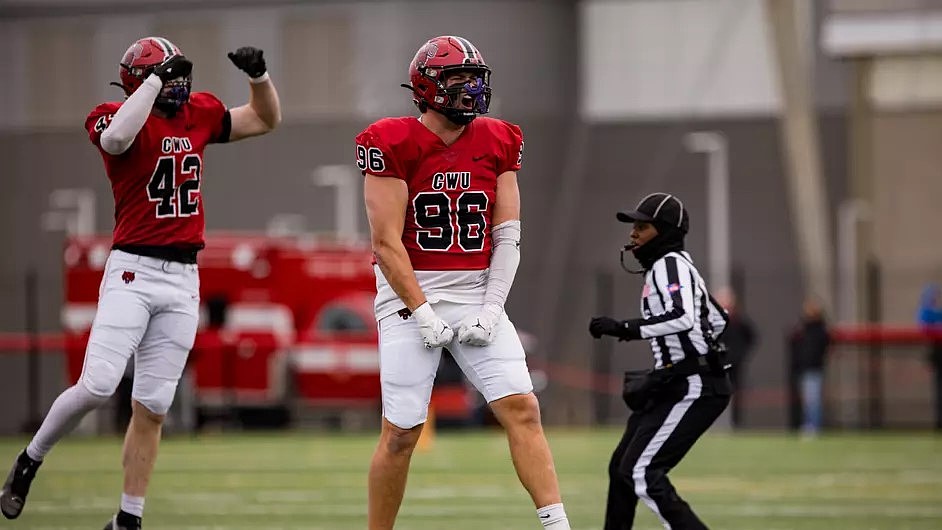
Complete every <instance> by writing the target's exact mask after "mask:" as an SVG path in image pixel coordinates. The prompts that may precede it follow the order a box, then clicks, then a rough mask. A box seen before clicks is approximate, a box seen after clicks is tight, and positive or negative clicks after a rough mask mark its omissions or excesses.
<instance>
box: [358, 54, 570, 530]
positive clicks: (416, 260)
mask: <svg viewBox="0 0 942 530" xmlns="http://www.w3.org/2000/svg"><path fill="white" fill-rule="evenodd" d="M490 74H491V71H490V69H489V68H488V66H487V65H486V64H485V62H484V59H483V57H482V56H481V53H480V52H479V51H478V50H477V48H475V47H474V45H473V44H471V42H469V41H468V40H467V39H464V38H461V37H453V36H443V37H436V38H433V39H431V40H429V41H428V42H426V43H425V44H424V45H422V47H421V48H419V50H418V52H417V53H416V55H415V58H414V59H413V60H412V63H411V65H410V67H409V77H410V81H411V83H412V84H411V85H404V86H405V87H406V88H408V89H409V90H410V91H411V92H412V95H413V100H414V102H415V104H416V106H417V107H418V108H419V111H420V113H421V114H420V116H418V117H415V116H411V117H402V118H385V119H382V120H379V121H377V122H376V123H373V124H372V125H370V126H369V127H368V128H367V129H366V130H364V131H363V132H362V133H360V135H359V136H357V139H356V152H357V164H358V167H359V168H360V170H361V171H362V172H363V173H364V175H365V183H364V196H365V202H366V210H367V215H368V217H369V221H370V229H371V232H372V244H373V252H374V256H375V260H376V265H375V267H374V269H375V272H376V286H377V295H376V304H375V310H376V319H377V321H378V323H379V329H380V345H379V353H380V378H381V383H382V395H383V421H382V433H381V434H380V440H379V444H378V446H377V448H376V452H375V453H374V455H373V460H372V463H371V466H370V474H369V515H368V517H369V525H368V526H369V529H370V530H387V529H391V528H392V527H393V524H394V522H395V519H396V514H397V512H398V511H399V506H400V504H401V503H402V498H403V494H404V493H405V486H406V476H407V474H408V471H409V462H410V459H411V455H412V451H413V448H414V447H415V445H416V442H417V441H418V438H419V433H420V432H421V430H422V426H423V424H424V423H425V421H426V419H427V415H428V404H429V399H430V396H431V392H432V383H433V381H434V379H435V373H436V369H437V367H438V363H439V360H440V358H441V352H442V348H443V347H447V348H448V350H449V351H450V352H451V353H452V355H453V356H454V358H455V360H456V361H457V362H458V364H459V365H460V366H461V369H462V370H463V371H464V373H465V375H466V376H467V377H468V379H470V380H471V382H472V383H473V384H474V385H475V387H476V388H477V389H478V391H479V392H481V393H482V394H483V395H484V397H485V398H486V399H487V401H488V403H489V404H490V407H491V410H493V412H494V415H495V416H496V417H497V419H498V420H499V421H500V423H501V425H503V426H504V428H505V430H506V432H507V437H508V439H509V442H510V452H511V456H512V457H513V463H514V467H515V468H516V471H517V476H518V477H519V478H520V481H521V482H522V483H523V486H524V487H525V488H526V489H527V491H528V492H529V493H530V496H531V498H532V499H533V502H534V504H535V505H536V508H537V515H538V517H539V519H540V522H541V523H543V526H544V527H546V528H551V529H553V530H563V529H565V530H568V529H569V521H568V519H567V518H566V513H565V511H564V509H563V505H562V502H561V499H560V494H559V485H558V483H557V479H556V471H555V468H554V464H553V457H552V455H551V453H550V448H549V445H548V444H547V442H546V438H545V436H544V434H543V428H542V426H541V422H540V409H539V404H538V403H537V399H536V396H534V395H533V385H532V383H531V381H530V374H529V370H528V368H527V364H526V359H525V355H524V350H523V347H522V346H521V344H520V339H519V337H518V335H517V332H516V330H515V329H514V325H513V324H512V323H511V321H510V320H509V319H508V318H507V315H506V313H505V312H504V302H505V301H506V300H507V295H508V294H509V292H510V287H511V285H512V283H513V280H514V275H515V274H516V271H517V266H518V264H519V262H520V249H519V246H520V195H519V191H518V188H517V170H518V169H520V163H521V159H522V153H523V138H522V136H521V133H520V128H519V127H517V126H516V125H513V124H511V123H507V122H505V121H502V120H498V119H492V118H486V117H480V115H481V114H485V113H486V112H487V109H488V104H489V102H490V99H491V88H490Z"/></svg>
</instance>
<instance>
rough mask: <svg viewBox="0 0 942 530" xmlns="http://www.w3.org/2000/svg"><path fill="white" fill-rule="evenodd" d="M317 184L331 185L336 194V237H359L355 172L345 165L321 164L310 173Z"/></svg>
mask: <svg viewBox="0 0 942 530" xmlns="http://www.w3.org/2000/svg"><path fill="white" fill-rule="evenodd" d="M312 178H313V180H314V184H315V185H317V186H332V187H334V188H336V190H337V195H336V201H334V230H335V231H336V233H337V237H338V238H340V239H345V240H348V241H353V240H356V239H357V238H359V235H360V227H359V224H360V223H359V217H358V215H359V211H360V208H359V206H360V197H359V195H358V193H357V192H358V191H359V190H358V181H357V178H356V172H355V171H354V169H353V168H352V167H349V166H346V165H331V166H321V167H319V168H317V169H315V170H314V172H313V174H312Z"/></svg>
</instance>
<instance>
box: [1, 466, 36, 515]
mask: <svg viewBox="0 0 942 530" xmlns="http://www.w3.org/2000/svg"><path fill="white" fill-rule="evenodd" d="M41 465H42V461H36V460H33V459H32V458H30V457H29V456H27V455H26V451H25V450H24V451H23V452H22V453H20V456H18V457H16V462H15V463H14V464H13V469H11V470H10V474H9V475H7V481H6V482H4V483H3V490H2V491H0V512H3V516H4V517H6V518H7V519H16V518H17V517H19V516H20V512H22V511H23V506H24V505H26V496H27V495H28V494H29V486H30V484H32V483H33V479H34V478H36V471H37V470H38V469H39V466H41Z"/></svg>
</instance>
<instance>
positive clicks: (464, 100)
mask: <svg viewBox="0 0 942 530" xmlns="http://www.w3.org/2000/svg"><path fill="white" fill-rule="evenodd" d="M459 103H460V105H461V106H462V107H464V108H466V109H471V108H473V107H474V98H472V97H471V96H469V95H467V94H462V95H461V101H460V102H459Z"/></svg>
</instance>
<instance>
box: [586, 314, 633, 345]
mask: <svg viewBox="0 0 942 530" xmlns="http://www.w3.org/2000/svg"><path fill="white" fill-rule="evenodd" d="M589 333H591V334H592V336H593V337H595V338H597V339H600V338H602V335H611V336H612V337H618V340H637V339H640V338H641V326H640V323H639V321H638V320H637V319H631V320H615V319H614V318H610V317H595V318H593V319H592V320H591V321H590V322H589Z"/></svg>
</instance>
